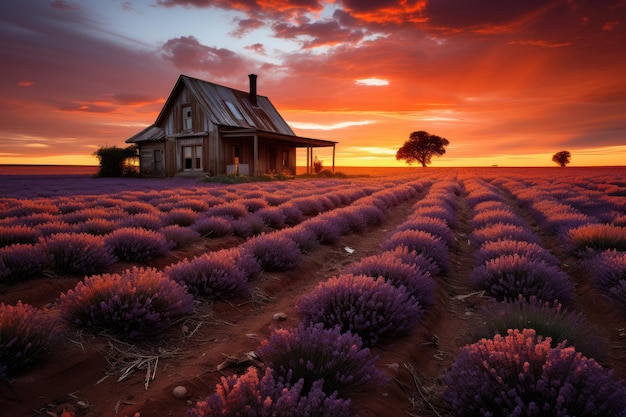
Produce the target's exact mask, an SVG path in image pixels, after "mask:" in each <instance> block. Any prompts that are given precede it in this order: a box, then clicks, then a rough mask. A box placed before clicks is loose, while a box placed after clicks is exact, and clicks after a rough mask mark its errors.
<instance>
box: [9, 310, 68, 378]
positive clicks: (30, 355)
mask: <svg viewBox="0 0 626 417" xmlns="http://www.w3.org/2000/svg"><path fill="white" fill-rule="evenodd" d="M56 324H57V323H56V319H55V318H54V317H53V316H52V315H50V314H48V313H46V312H44V311H42V310H38V309H36V308H34V307H31V306H30V305H28V304H22V302H21V301H18V302H17V304H16V305H15V306H12V305H7V304H4V303H0V382H5V381H6V380H7V379H8V378H10V377H13V376H15V375H17V374H19V373H20V372H23V371H24V370H26V369H27V368H29V367H31V366H32V365H33V364H35V363H36V362H37V361H38V360H39V359H40V358H41V356H42V354H43V353H45V352H46V351H48V350H50V349H51V348H52V347H53V345H54V344H56V343H57V342H59V341H60V331H59V329H58V327H57V325H56Z"/></svg>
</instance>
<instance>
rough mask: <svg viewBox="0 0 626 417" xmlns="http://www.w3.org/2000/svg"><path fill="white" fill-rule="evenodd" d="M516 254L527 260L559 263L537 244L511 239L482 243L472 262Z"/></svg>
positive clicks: (550, 263)
mask: <svg viewBox="0 0 626 417" xmlns="http://www.w3.org/2000/svg"><path fill="white" fill-rule="evenodd" d="M516 254H517V255H519V256H522V257H525V258H528V259H529V260H537V261H544V262H545V263H547V264H548V265H555V266H556V265H558V264H559V260H558V259H557V258H556V256H554V255H552V253H550V252H549V251H548V250H547V249H544V248H542V247H541V246H539V245H538V244H536V243H530V242H526V241H521V240H511V239H505V240H496V241H487V242H485V243H483V244H482V246H481V247H480V248H479V249H478V250H477V251H476V253H475V255H474V262H475V264H476V265H482V264H484V263H486V262H488V261H491V260H493V259H495V258H499V257H500V256H506V255H516Z"/></svg>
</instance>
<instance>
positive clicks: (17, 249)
mask: <svg viewBox="0 0 626 417" xmlns="http://www.w3.org/2000/svg"><path fill="white" fill-rule="evenodd" d="M47 265H48V259H47V257H46V253H45V251H44V249H43V246H42V245H40V244H34V245H30V244H15V245H11V246H7V247H4V248H0V283H5V282H16V281H20V280H22V279H25V278H30V277H32V276H35V275H39V274H41V273H42V272H43V270H44V269H45V268H46V266H47Z"/></svg>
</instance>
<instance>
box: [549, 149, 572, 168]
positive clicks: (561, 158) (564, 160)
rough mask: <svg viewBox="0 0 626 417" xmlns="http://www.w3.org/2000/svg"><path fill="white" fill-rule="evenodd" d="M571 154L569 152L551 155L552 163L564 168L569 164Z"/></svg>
mask: <svg viewBox="0 0 626 417" xmlns="http://www.w3.org/2000/svg"><path fill="white" fill-rule="evenodd" d="M571 158H572V154H571V153H569V151H561V152H557V153H555V154H554V155H552V161H554V162H556V163H557V164H559V165H560V166H562V167H564V166H565V165H567V164H569V162H570V159H571Z"/></svg>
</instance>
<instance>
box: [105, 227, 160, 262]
mask: <svg viewBox="0 0 626 417" xmlns="http://www.w3.org/2000/svg"><path fill="white" fill-rule="evenodd" d="M105 241H106V244H107V246H108V247H109V248H110V250H111V252H112V253H113V254H114V255H115V256H117V258H118V259H119V260H121V261H129V262H147V261H150V260H152V259H154V258H157V257H160V256H165V255H167V254H168V253H169V251H170V247H169V246H168V244H167V241H166V240H165V236H163V235H162V234H161V233H159V232H154V231H152V230H146V229H140V228H134V227H124V228H122V229H117V230H116V231H114V232H113V233H111V234H109V235H107V236H105Z"/></svg>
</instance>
